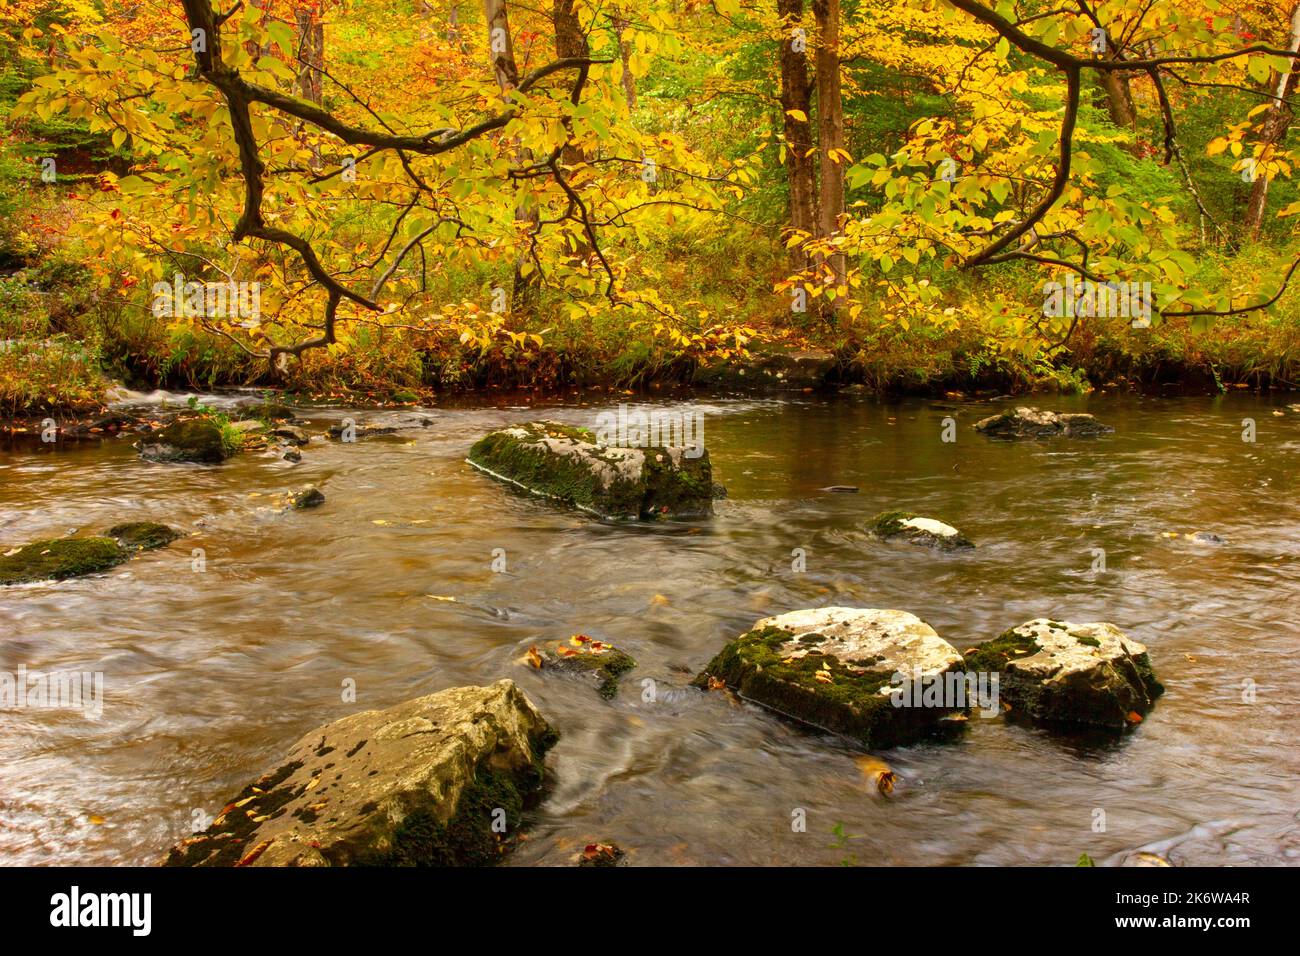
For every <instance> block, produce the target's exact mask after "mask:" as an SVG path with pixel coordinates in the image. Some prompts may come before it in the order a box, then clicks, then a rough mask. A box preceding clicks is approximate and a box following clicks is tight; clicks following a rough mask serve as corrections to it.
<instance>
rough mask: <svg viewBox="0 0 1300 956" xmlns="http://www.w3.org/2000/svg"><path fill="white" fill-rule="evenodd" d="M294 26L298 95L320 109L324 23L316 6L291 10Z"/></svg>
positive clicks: (323, 58)
mask: <svg viewBox="0 0 1300 956" xmlns="http://www.w3.org/2000/svg"><path fill="white" fill-rule="evenodd" d="M294 20H295V22H296V23H297V25H298V94H299V95H300V96H301V97H302V98H303V99H305V100H310V101H311V102H313V103H315V104H317V105H320V104H321V103H322V102H324V93H323V89H324V77H323V76H322V75H321V70H323V69H324V68H325V21H324V20H323V19H322V17H321V11H320V7H319V5H318V4H315V3H311V4H305V5H302V6H299V7H297V8H295V10H294Z"/></svg>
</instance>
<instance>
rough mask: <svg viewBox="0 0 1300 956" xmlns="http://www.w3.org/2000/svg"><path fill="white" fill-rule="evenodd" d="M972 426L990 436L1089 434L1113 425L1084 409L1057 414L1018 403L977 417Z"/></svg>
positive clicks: (1104, 432) (1074, 435)
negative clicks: (1012, 408) (1014, 406)
mask: <svg viewBox="0 0 1300 956" xmlns="http://www.w3.org/2000/svg"><path fill="white" fill-rule="evenodd" d="M975 430H976V431H977V432H982V433H983V434H985V435H988V436H989V437H990V438H1055V437H1056V436H1058V435H1059V436H1061V437H1063V438H1092V437H1095V436H1097V435H1106V434H1109V433H1110V432H1113V431H1114V430H1115V429H1114V428H1112V427H1111V426H1110V425H1103V424H1102V423H1101V422H1099V421H1097V419H1096V418H1095V417H1093V416H1092V415H1088V414H1085V413H1076V414H1058V413H1056V412H1045V411H1043V410H1041V409H1038V408H1027V407H1024V406H1022V407H1020V408H1017V409H1015V410H1014V411H1010V412H1002V413H1001V414H999V415H990V416H989V417H988V418H985V419H981V420H980V421H978V422H976V423H975Z"/></svg>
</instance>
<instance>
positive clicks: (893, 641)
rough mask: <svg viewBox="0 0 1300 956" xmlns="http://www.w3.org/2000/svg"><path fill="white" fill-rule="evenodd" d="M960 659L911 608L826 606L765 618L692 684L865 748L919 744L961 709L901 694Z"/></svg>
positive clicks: (933, 679)
mask: <svg viewBox="0 0 1300 956" xmlns="http://www.w3.org/2000/svg"><path fill="white" fill-rule="evenodd" d="M961 666H962V657H961V654H959V653H958V652H957V649H956V648H954V647H953V646H952V645H951V644H949V643H948V642H947V641H945V640H943V639H942V638H941V637H939V635H938V634H936V633H935V632H934V629H933V628H932V627H930V625H928V624H926V623H925V622H924V621H922V620H921V619H920V618H918V617H916V616H915V615H912V614H908V613H907V612H906V611H891V610H878V609H874V608H850V607H828V608H816V609H812V610H804V611H791V612H790V613H788V614H781V615H778V616H776V617H769V618H764V619H763V620H761V621H758V622H757V623H755V624H754V626H753V628H751V629H750V630H749V631H747V632H746V633H744V634H742V635H741V636H740V637H738V638H736V639H735V640H734V641H732V642H731V643H729V644H727V645H726V647H724V648H723V649H722V651H721V652H720V653H719V654H718V655H717V656H716V657H715V658H714V659H713V660H712V661H710V662H709V664H708V666H707V667H705V669H704V671H703V672H702V673H701V674H700V675H699V676H698V677H696V678H695V680H694V681H693V683H694V684H695V686H697V687H703V688H715V687H718V686H719V685H722V684H725V685H726V686H727V687H729V688H731V689H732V690H734V691H736V692H738V693H739V694H740V695H741V696H742V697H743V698H745V699H747V700H750V701H752V702H753V703H755V704H759V705H761V706H763V707H765V708H767V709H769V710H772V711H774V712H776V713H778V714H781V715H783V716H785V717H789V718H792V719H794V720H796V721H799V722H801V723H804V724H808V725H810V726H812V727H815V728H818V729H821V730H828V731H832V732H834V733H838V734H844V735H845V736H848V737H852V738H854V739H855V740H857V741H859V742H860V743H861V744H862V745H863V746H865V747H868V748H877V747H895V746H902V745H906V744H910V743H914V742H915V741H917V740H920V739H922V738H923V737H926V736H929V735H931V734H933V733H935V732H937V731H939V730H942V729H945V728H944V727H943V726H942V725H943V724H945V723H949V722H946V721H944V718H945V717H947V716H948V715H950V714H952V713H954V712H955V711H957V710H960V709H962V708H958V707H945V706H943V705H942V702H939V703H938V704H930V703H927V702H924V701H923V700H922V699H921V697H920V695H917V697H916V698H915V703H910V702H909V701H911V700H912V699H913V698H912V697H911V695H908V697H907V698H904V696H903V694H901V693H899V694H895V693H894V691H895V689H896V688H902V687H903V682H904V681H907V682H908V683H911V684H913V686H917V682H922V686H924V683H930V684H934V683H935V682H936V681H938V682H942V681H943V680H944V678H942V677H941V676H940V675H946V674H950V673H956V672H958V671H960V669H961Z"/></svg>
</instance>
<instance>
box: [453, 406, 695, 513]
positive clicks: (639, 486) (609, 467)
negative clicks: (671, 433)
mask: <svg viewBox="0 0 1300 956" xmlns="http://www.w3.org/2000/svg"><path fill="white" fill-rule="evenodd" d="M469 462H470V464H471V465H473V466H474V467H476V468H478V469H480V470H482V471H484V472H486V473H488V474H490V475H492V476H493V477H495V478H499V479H501V480H503V481H508V482H511V483H512V484H514V485H516V486H518V487H520V488H523V489H524V490H526V491H528V492H530V493H532V494H536V495H541V496H544V497H547V498H552V499H555V500H558V501H562V502H565V503H567V504H570V505H573V506H575V507H577V508H580V509H582V510H584V511H587V512H590V513H591V514H595V515H598V516H599V517H602V518H610V519H623V520H635V519H641V520H653V519H657V518H687V517H702V516H704V515H709V514H712V513H713V498H714V496H715V491H716V489H715V485H714V482H713V470H712V466H711V464H710V462H709V457H708V453H707V452H706V451H704V450H703V449H700V454H699V455H698V456H697V457H688V456H687V454H686V449H684V448H665V447H654V448H645V449H642V448H613V447H608V446H605V445H600V444H598V443H597V441H596V436H595V435H594V434H593V433H592V432H591V431H589V430H588V429H585V428H575V427H573V426H571V425H561V424H558V423H556V422H529V423H527V424H522V425H514V426H511V427H510V428H506V429H502V430H501V431H497V432H492V433H491V434H489V435H486V436H484V437H483V438H481V439H480V440H479V441H477V442H475V443H474V445H473V447H471V448H470V451H469Z"/></svg>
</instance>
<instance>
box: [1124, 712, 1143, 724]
mask: <svg viewBox="0 0 1300 956" xmlns="http://www.w3.org/2000/svg"><path fill="white" fill-rule="evenodd" d="M1127 719H1128V722H1129V723H1130V724H1140V723H1142V715H1141V714H1139V713H1138V712H1137V711H1136V710H1130V711H1129V712H1128V718H1127Z"/></svg>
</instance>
